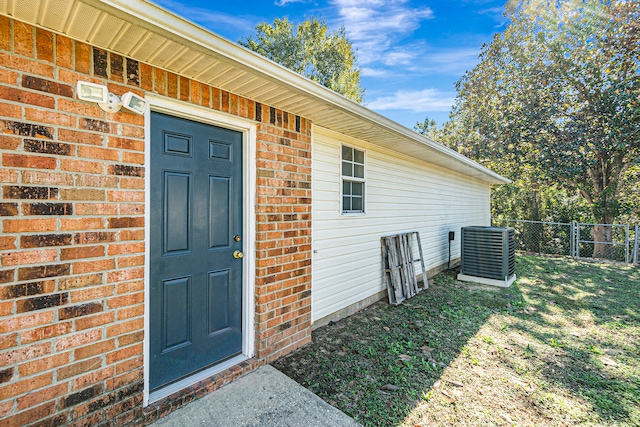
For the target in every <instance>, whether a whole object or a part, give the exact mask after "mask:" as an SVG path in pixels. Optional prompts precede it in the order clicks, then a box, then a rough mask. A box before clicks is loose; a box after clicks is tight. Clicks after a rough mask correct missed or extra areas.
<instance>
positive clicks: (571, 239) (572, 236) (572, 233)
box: [569, 220, 576, 258]
mask: <svg viewBox="0 0 640 427" xmlns="http://www.w3.org/2000/svg"><path fill="white" fill-rule="evenodd" d="M574 223H575V221H573V220H572V221H571V226H570V227H569V236H570V237H569V256H570V257H571V258H575V257H576V254H575V253H574V252H575V250H576V248H575V243H576V236H575V232H576V230H575V227H574Z"/></svg>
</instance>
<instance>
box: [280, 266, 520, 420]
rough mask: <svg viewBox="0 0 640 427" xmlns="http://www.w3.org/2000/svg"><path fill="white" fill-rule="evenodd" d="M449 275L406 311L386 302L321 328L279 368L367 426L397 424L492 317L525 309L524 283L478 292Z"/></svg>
mask: <svg viewBox="0 0 640 427" xmlns="http://www.w3.org/2000/svg"><path fill="white" fill-rule="evenodd" d="M454 278H455V272H454V271H447V272H443V273H441V274H439V275H438V276H436V277H435V278H434V279H433V280H431V281H430V287H429V289H427V290H425V291H423V292H421V293H420V294H418V295H417V296H415V297H414V298H412V299H410V300H407V301H405V302H404V303H403V304H401V305H399V306H391V305H389V304H387V302H386V301H379V302H377V303H375V304H373V305H372V306H370V307H367V308H366V309H364V310H362V311H360V312H358V313H356V314H354V315H352V316H350V317H349V318H346V319H342V320H340V321H338V322H336V323H332V324H330V325H328V326H325V327H322V328H319V329H317V330H316V331H314V333H313V342H312V343H311V344H309V345H307V346H305V347H304V348H302V349H300V350H298V351H296V352H294V353H292V354H291V355H289V356H287V357H285V358H282V359H280V360H278V361H277V362H276V363H274V366H275V367H276V368H277V369H279V370H281V371H282V372H284V373H285V374H287V375H288V376H290V377H291V378H293V379H294V380H296V381H297V382H299V383H300V384H302V385H304V386H305V387H307V388H308V389H310V390H311V391H312V392H314V393H315V394H317V395H318V396H320V397H322V398H323V399H324V400H325V401H327V402H329V403H330V404H332V405H333V406H336V407H337V408H339V409H340V410H342V411H343V412H345V413H346V414H348V415H350V416H352V417H354V418H355V419H356V420H358V421H359V422H361V423H363V424H365V425H372V426H377V425H397V424H399V423H401V422H402V421H403V420H404V418H405V417H406V416H407V415H408V414H409V413H410V411H411V410H412V409H413V408H414V407H415V406H416V404H417V403H418V402H420V401H421V400H422V399H423V398H424V397H425V394H426V393H428V392H429V390H430V389H431V388H432V386H433V385H434V383H435V382H436V381H437V380H438V379H439V378H440V376H441V375H442V373H443V371H444V369H445V368H446V367H447V366H448V365H449V364H450V363H451V361H452V360H454V359H455V358H456V357H457V356H458V355H459V354H460V353H461V352H463V351H464V348H465V345H466V344H467V342H468V341H469V339H470V338H471V337H473V336H475V335H476V333H477V332H478V330H479V329H480V328H481V327H482V326H483V325H484V324H485V322H486V321H487V319H488V318H489V317H490V316H492V315H493V314H495V313H499V312H503V311H504V310H512V309H517V308H518V306H519V305H522V304H524V301H523V300H522V296H521V294H520V292H519V289H518V287H517V286H512V287H511V288H509V289H501V288H496V289H494V290H482V291H473V290H472V289H470V288H469V287H468V286H466V285H457V284H455V279H454Z"/></svg>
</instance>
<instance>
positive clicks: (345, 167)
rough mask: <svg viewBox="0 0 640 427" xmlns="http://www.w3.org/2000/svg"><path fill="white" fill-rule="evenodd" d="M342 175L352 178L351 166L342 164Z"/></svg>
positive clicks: (345, 163)
mask: <svg viewBox="0 0 640 427" xmlns="http://www.w3.org/2000/svg"><path fill="white" fill-rule="evenodd" d="M342 175H343V176H353V164H351V163H347V162H342Z"/></svg>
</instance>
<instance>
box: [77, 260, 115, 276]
mask: <svg viewBox="0 0 640 427" xmlns="http://www.w3.org/2000/svg"><path fill="white" fill-rule="evenodd" d="M72 268H73V274H74V275H76V274H85V273H94V272H96V271H107V270H113V269H115V268H116V263H115V260H114V259H103V260H95V261H86V262H75V263H74V264H73V267H72ZM109 274H111V273H109Z"/></svg>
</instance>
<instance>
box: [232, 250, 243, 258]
mask: <svg viewBox="0 0 640 427" xmlns="http://www.w3.org/2000/svg"><path fill="white" fill-rule="evenodd" d="M243 256H244V254H243V253H242V251H235V252H233V257H234V258H235V259H240V258H242V257H243Z"/></svg>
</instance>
